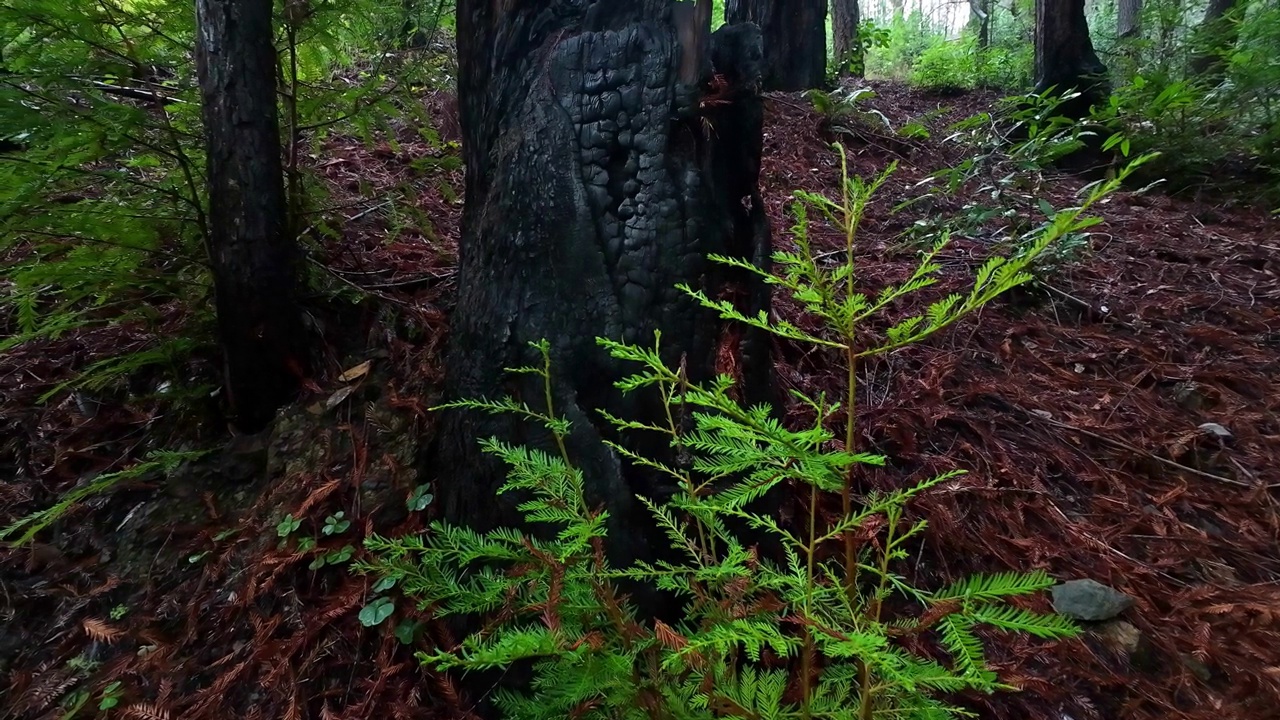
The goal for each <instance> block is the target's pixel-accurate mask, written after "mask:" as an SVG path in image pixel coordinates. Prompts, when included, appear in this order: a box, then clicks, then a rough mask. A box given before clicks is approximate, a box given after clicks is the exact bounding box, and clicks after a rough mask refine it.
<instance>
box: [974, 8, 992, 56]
mask: <svg viewBox="0 0 1280 720" xmlns="http://www.w3.org/2000/svg"><path fill="white" fill-rule="evenodd" d="M969 29H970V30H971V31H972V32H973V33H974V35H976V36H977V38H978V49H980V50H985V49H987V48H988V47H991V4H990V0H969Z"/></svg>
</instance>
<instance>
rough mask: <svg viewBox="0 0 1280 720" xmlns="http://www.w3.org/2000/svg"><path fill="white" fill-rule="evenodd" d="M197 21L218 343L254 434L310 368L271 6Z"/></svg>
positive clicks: (232, 4)
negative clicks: (291, 227) (290, 227)
mask: <svg viewBox="0 0 1280 720" xmlns="http://www.w3.org/2000/svg"><path fill="white" fill-rule="evenodd" d="M196 17H197V22H198V25H199V32H198V33H197V43H196V71H197V74H198V76H199V81H200V95H201V99H202V101H203V120H204V128H205V135H206V142H207V150H208V161H207V173H208V191H209V238H208V244H209V256H210V260H211V265H212V269H213V279H214V290H215V293H216V296H217V301H216V309H217V315H218V333H219V338H220V340H221V344H222V350H223V353H224V355H225V361H226V390H227V397H228V400H229V402H230V405H231V408H232V411H233V413H234V416H235V421H236V424H237V425H238V426H239V427H240V428H241V429H243V430H245V431H248V432H254V431H257V430H259V429H261V428H262V427H264V426H266V425H267V423H269V422H270V420H271V418H272V417H273V416H274V414H275V411H276V410H277V409H278V408H279V407H280V406H281V405H283V404H285V403H287V402H289V401H290V400H291V399H292V398H293V396H294V393H295V391H296V390H297V387H298V383H299V380H300V378H301V377H302V376H303V374H304V373H305V368H306V358H305V341H304V335H303V329H302V318H301V314H300V311H299V307H298V303H297V298H296V294H295V293H296V285H297V245H296V243H295V242H294V240H293V239H292V238H290V237H288V236H287V235H286V227H287V213H286V205H285V191H284V175H283V170H282V167H281V159H280V128H279V119H278V117H277V109H276V52H275V47H274V46H273V45H272V37H273V35H272V24H271V22H272V21H271V4H270V3H264V2H261V0H197V2H196Z"/></svg>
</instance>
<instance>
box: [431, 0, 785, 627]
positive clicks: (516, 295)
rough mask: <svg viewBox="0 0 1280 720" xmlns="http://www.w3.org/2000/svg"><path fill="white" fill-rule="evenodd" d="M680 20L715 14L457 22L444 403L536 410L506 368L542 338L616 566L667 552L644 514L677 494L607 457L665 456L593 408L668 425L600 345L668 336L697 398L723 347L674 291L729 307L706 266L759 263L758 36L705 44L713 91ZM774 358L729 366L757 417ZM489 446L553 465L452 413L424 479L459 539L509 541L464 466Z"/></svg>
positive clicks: (499, 503)
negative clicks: (458, 209) (731, 259)
mask: <svg viewBox="0 0 1280 720" xmlns="http://www.w3.org/2000/svg"><path fill="white" fill-rule="evenodd" d="M702 3H706V4H708V5H709V1H708V0H699V4H702ZM676 14H678V15H679V18H680V20H681V21H682V22H689V21H690V18H696V19H697V21H698V22H709V18H710V13H709V11H707V9H706V8H702V9H700V10H699V11H697V12H693V13H689V12H687V11H681V12H679V13H675V14H673V9H672V3H671V2H670V0H597V2H594V3H589V4H588V3H582V2H576V1H574V0H542V1H541V2H522V3H516V2H494V1H493V0H460V2H459V4H458V35H457V37H458V61H459V76H458V83H459V109H460V116H461V123H462V134H463V139H462V146H463V155H464V158H465V160H466V188H465V194H466V205H465V207H464V211H463V220H462V242H461V246H460V258H459V260H460V266H459V283H458V285H459V296H458V304H457V307H456V308H455V310H454V312H453V316H452V322H451V328H452V330H451V332H452V336H451V338H450V349H449V352H448V359H447V365H446V367H447V370H446V382H445V384H446V395H447V397H448V398H450V399H463V398H478V397H497V396H500V395H502V394H514V395H516V396H517V397H520V398H522V399H524V400H526V401H527V402H529V403H530V404H531V405H534V406H535V407H539V408H541V407H542V405H543V403H542V400H541V398H542V389H541V382H540V380H539V379H537V378H530V377H529V376H526V375H516V376H513V375H512V374H510V373H507V372H505V371H504V369H505V368H510V367H515V366H521V365H529V364H533V363H535V362H537V356H536V354H535V353H534V352H533V351H532V350H531V349H530V348H529V346H528V344H529V343H530V342H534V341H538V340H541V339H544V338H545V339H546V340H547V341H548V342H549V343H550V345H551V356H552V371H553V374H554V384H553V389H554V400H553V402H554V403H555V412H556V414H557V415H559V416H561V417H564V418H566V419H568V420H569V421H571V422H572V423H573V430H572V433H571V434H570V436H569V438H568V443H567V445H568V449H569V454H570V457H571V459H572V461H573V462H574V464H575V465H576V466H577V467H579V468H580V469H581V470H582V471H583V473H584V476H585V478H586V483H587V500H588V501H589V503H590V504H592V505H593V506H598V507H604V508H606V509H607V510H608V511H609V514H610V521H609V526H608V533H609V542H608V544H607V549H608V553H609V556H610V559H611V561H612V562H613V563H614V564H616V565H619V566H622V565H628V564H630V563H631V562H632V561H634V560H636V559H638V558H654V557H656V556H657V555H658V553H659V551H660V550H663V549H665V547H666V542H665V541H664V540H663V539H662V538H661V536H660V534H659V533H657V532H656V531H655V526H654V522H653V520H652V517H651V516H650V515H649V513H648V511H647V510H646V509H645V508H644V507H643V506H642V505H641V504H640V503H638V502H637V500H636V497H635V496H636V494H643V495H645V496H647V497H650V498H654V499H656V500H659V501H661V500H663V499H664V498H666V497H668V496H669V495H670V493H671V492H672V491H673V488H671V487H670V486H669V485H668V484H667V481H666V479H665V478H663V477H662V476H660V475H658V474H655V473H652V472H650V471H647V470H645V469H644V468H639V467H634V466H632V465H631V464H629V463H627V462H625V461H624V459H623V458H622V457H620V456H619V455H618V454H617V453H616V452H615V451H613V450H612V449H610V448H609V447H608V446H607V445H606V444H605V441H606V440H614V441H618V442H621V443H622V444H624V445H625V446H627V447H629V448H631V449H633V450H635V451H637V452H641V453H644V454H646V455H649V456H652V457H655V458H657V459H668V460H672V461H674V458H671V457H670V449H669V448H667V447H666V444H665V443H664V442H662V441H661V438H656V437H649V438H646V437H642V436H640V435H636V434H627V435H624V436H622V437H618V436H617V435H616V434H615V433H614V432H613V430H612V428H611V427H610V426H608V425H607V423H605V422H603V420H602V418H601V417H600V415H599V412H598V411H600V410H607V411H608V412H610V413H612V414H613V415H616V416H619V417H623V418H627V419H635V420H639V421H642V422H656V421H658V419H659V418H660V417H661V412H662V411H661V405H660V403H659V402H658V399H657V398H656V397H655V396H652V395H645V394H643V393H640V394H625V395H624V394H623V393H621V392H620V391H619V390H617V389H616V388H615V387H614V385H613V383H614V381H616V380H618V379H620V378H621V377H623V376H625V375H626V374H629V373H631V372H633V371H634V370H635V369H636V368H635V366H634V365H631V364H628V363H621V362H619V361H616V360H614V359H613V358H611V357H610V356H609V355H608V353H607V352H606V351H605V350H604V349H602V348H600V347H599V346H598V345H597V343H596V338H597V337H605V338H609V339H612V340H622V341H626V342H632V343H637V344H642V345H649V346H651V345H652V343H653V341H654V331H655V330H660V331H661V332H662V352H663V357H664V359H665V360H666V361H667V362H668V363H670V364H671V365H672V366H675V365H677V364H680V363H683V365H684V366H685V367H686V369H687V372H688V375H689V377H690V379H691V380H693V381H695V382H696V381H701V380H704V379H707V378H709V377H710V376H711V375H712V373H713V372H714V369H715V366H714V362H715V357H716V352H717V346H718V344H719V343H720V342H721V340H722V337H721V335H722V333H721V330H722V328H721V326H720V323H719V322H718V320H717V318H716V316H715V315H714V314H713V313H709V312H706V311H704V310H702V309H700V308H699V307H697V306H696V304H695V303H693V302H692V301H691V300H690V299H688V298H687V297H686V296H685V295H684V294H683V293H681V292H680V291H678V290H677V289H676V287H675V286H676V285H677V284H678V283H686V284H688V285H689V286H691V287H694V288H701V289H704V290H705V291H706V292H707V293H708V294H710V295H713V296H716V295H720V294H721V292H722V290H728V289H729V288H727V284H728V282H729V281H730V280H731V279H733V277H732V276H731V275H730V274H729V273H726V272H725V271H724V270H722V269H721V268H720V267H719V266H715V265H712V264H710V263H709V262H708V261H707V259H706V256H707V254H708V253H712V252H715V253H723V254H729V255H736V256H739V257H746V258H752V259H755V260H757V261H758V262H761V263H764V262H766V261H767V258H768V255H769V238H768V227H767V223H766V222H765V220H764V214H763V205H762V204H761V203H760V198H759V194H758V191H757V189H756V188H757V184H758V176H759V163H760V152H761V127H762V120H761V118H762V111H761V106H760V102H761V101H760V97H759V94H758V84H759V68H760V60H761V51H760V40H759V32H758V30H757V29H756V28H755V27H754V26H749V25H744V26H739V27H734V28H722V29H721V31H719V32H717V33H716V35H715V36H714V37H713V38H712V39H711V42H710V45H711V47H710V48H709V50H710V55H711V56H712V57H714V58H715V63H716V65H715V67H714V73H713V67H712V60H711V57H708V56H707V55H706V54H703V56H701V57H697V56H696V54H694V55H690V54H689V53H687V52H686V48H684V47H682V46H681V44H680V41H679V38H681V37H685V38H687V39H689V40H687V41H686V42H690V41H691V42H694V43H695V44H701V43H703V42H705V41H706V36H705V33H706V31H707V30H708V29H709V25H708V26H707V27H705V28H704V27H697V28H689V27H684V26H680V25H678V23H677V20H676V18H675V15H676ZM682 75H683V76H685V77H692V78H695V79H696V81H695V82H693V83H688V82H682V81H681V76H682ZM739 287H740V290H741V291H742V292H741V304H742V306H743V309H744V310H745V311H748V312H753V313H754V312H758V311H760V310H764V309H767V308H768V301H769V295H768V292H767V288H766V287H765V286H764V285H763V284H762V283H759V282H758V281H756V280H754V279H743V280H742V283H741V285H740V286H739ZM767 348H768V343H767V342H764V341H761V339H760V338H759V337H758V336H749V337H748V338H746V339H745V340H744V342H743V345H742V348H741V351H742V357H741V359H742V363H743V364H744V365H745V366H746V368H745V370H744V380H745V385H746V392H747V396H748V397H749V398H753V399H754V400H755V401H760V400H764V399H768V388H769V385H770V384H769V368H770V366H771V364H770V362H769V359H768V350H767ZM495 435H496V436H498V437H500V438H502V439H503V440H506V441H508V442H513V443H517V444H525V445H529V446H533V447H540V448H544V449H548V450H551V449H552V448H553V447H554V446H553V445H552V443H551V438H550V437H549V435H548V434H547V433H546V432H544V431H542V430H540V429H537V428H533V427H531V426H529V425H528V424H527V423H524V422H522V421H519V420H517V419H513V418H508V417H493V416H489V415H481V414H476V413H471V412H465V411H454V412H447V413H444V414H443V415H442V417H441V426H440V429H439V433H438V435H437V444H436V448H435V452H434V453H433V454H432V457H431V458H430V462H431V463H432V464H433V466H434V468H433V469H434V472H433V474H434V475H435V476H436V478H437V480H438V484H439V492H438V495H439V496H440V498H441V500H442V510H443V512H444V515H445V517H446V518H448V519H450V520H451V521H454V522H461V523H465V524H467V525H469V526H471V527H473V528H476V529H478V530H486V529H490V528H494V527H498V526H520V525H522V523H521V522H520V521H521V517H520V515H519V513H518V512H517V511H516V508H515V499H514V498H510V497H504V498H497V497H496V489H497V487H498V486H499V485H500V484H501V481H502V479H503V475H504V468H503V467H501V466H500V465H499V464H498V463H496V462H495V461H494V460H493V459H492V458H489V457H487V456H484V455H482V454H481V453H480V452H479V448H478V446H477V442H478V441H479V440H480V439H483V438H487V437H490V436H495ZM628 590H630V591H632V592H635V593H641V594H643V592H644V591H645V589H644V588H628ZM642 607H644V609H645V611H648V612H660V611H661V610H662V608H661V607H660V606H659V605H658V604H655V603H646V604H643V605H642Z"/></svg>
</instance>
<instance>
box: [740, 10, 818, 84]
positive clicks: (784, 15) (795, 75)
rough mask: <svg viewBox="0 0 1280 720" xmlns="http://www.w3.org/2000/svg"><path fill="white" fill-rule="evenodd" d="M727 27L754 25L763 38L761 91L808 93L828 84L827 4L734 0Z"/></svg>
mask: <svg viewBox="0 0 1280 720" xmlns="http://www.w3.org/2000/svg"><path fill="white" fill-rule="evenodd" d="M725 21H726V22H728V23H743V22H750V23H755V24H756V25H758V26H759V27H760V34H761V35H762V36H763V38H764V88H765V89H766V90H786V91H792V90H809V89H812V88H820V87H822V86H824V85H825V84H826V82H827V0H736V1H735V2H732V3H731V4H729V5H727V6H726V7H725Z"/></svg>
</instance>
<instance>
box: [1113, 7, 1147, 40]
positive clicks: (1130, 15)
mask: <svg viewBox="0 0 1280 720" xmlns="http://www.w3.org/2000/svg"><path fill="white" fill-rule="evenodd" d="M1141 33H1142V0H1117V2H1116V34H1117V35H1119V36H1120V37H1121V38H1136V37H1138V36H1139V35H1140V34H1141Z"/></svg>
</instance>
